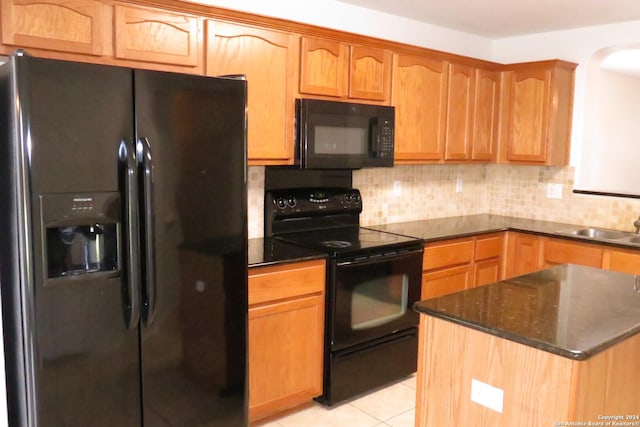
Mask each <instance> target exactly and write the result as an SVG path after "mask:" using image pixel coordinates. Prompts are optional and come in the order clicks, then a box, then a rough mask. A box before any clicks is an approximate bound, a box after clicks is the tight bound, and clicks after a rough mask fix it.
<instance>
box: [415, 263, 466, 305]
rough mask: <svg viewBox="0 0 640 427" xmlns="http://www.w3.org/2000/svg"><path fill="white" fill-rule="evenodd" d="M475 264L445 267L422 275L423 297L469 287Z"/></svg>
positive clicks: (426, 297) (431, 296)
mask: <svg viewBox="0 0 640 427" xmlns="http://www.w3.org/2000/svg"><path fill="white" fill-rule="evenodd" d="M472 278H473V266H472V265H471V264H467V265H461V266H457V267H451V268H445V269H441V270H436V271H432V272H427V273H424V274H423V275H422V294H421V295H422V299H428V298H434V297H439V296H441V295H446V294H450V293H453V292H457V291H461V290H463V289H467V288H468V287H469V286H470V284H471V283H472Z"/></svg>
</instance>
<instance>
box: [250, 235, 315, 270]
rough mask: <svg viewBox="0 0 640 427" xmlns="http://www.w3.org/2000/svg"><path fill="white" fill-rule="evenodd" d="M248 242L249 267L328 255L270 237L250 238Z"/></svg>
mask: <svg viewBox="0 0 640 427" xmlns="http://www.w3.org/2000/svg"><path fill="white" fill-rule="evenodd" d="M248 244H249V268H252V267H264V266H267V265H273V264H283V263H288V262H298V261H309V260H312V259H324V258H326V257H327V255H326V254H324V253H322V252H317V251H313V250H311V249H306V248H303V247H301V246H296V245H291V244H287V243H284V242H282V241H280V240H277V239H274V238H270V237H265V238H263V239H249V242H248Z"/></svg>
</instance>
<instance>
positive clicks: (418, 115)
mask: <svg viewBox="0 0 640 427" xmlns="http://www.w3.org/2000/svg"><path fill="white" fill-rule="evenodd" d="M393 62H394V69H393V92H392V100H391V103H392V104H393V105H394V106H395V108H396V134H395V162H396V163H400V164H401V163H429V162H432V163H433V162H437V161H439V160H441V159H442V158H443V156H444V138H445V117H446V116H445V111H446V110H445V109H446V101H447V72H448V68H447V63H446V62H445V61H440V60H434V59H431V58H428V57H422V56H413V55H400V54H396V55H395V56H394V61H393Z"/></svg>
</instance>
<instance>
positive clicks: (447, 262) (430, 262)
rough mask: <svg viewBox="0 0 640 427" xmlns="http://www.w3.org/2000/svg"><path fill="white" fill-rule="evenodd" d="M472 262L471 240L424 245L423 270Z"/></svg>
mask: <svg viewBox="0 0 640 427" xmlns="http://www.w3.org/2000/svg"><path fill="white" fill-rule="evenodd" d="M472 260H473V240H470V239H465V240H451V241H448V242H444V243H440V242H439V243H432V244H429V243H428V244H427V245H425V248H424V255H423V261H422V269H423V270H433V269H435V268H442V267H448V266H453V265H458V264H466V263H469V262H471V261H472Z"/></svg>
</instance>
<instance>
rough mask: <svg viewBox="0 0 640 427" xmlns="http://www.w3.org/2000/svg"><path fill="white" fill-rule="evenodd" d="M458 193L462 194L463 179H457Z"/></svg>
mask: <svg viewBox="0 0 640 427" xmlns="http://www.w3.org/2000/svg"><path fill="white" fill-rule="evenodd" d="M456 193H462V178H460V177H458V178H456Z"/></svg>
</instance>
